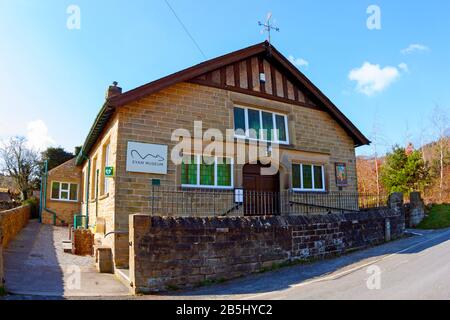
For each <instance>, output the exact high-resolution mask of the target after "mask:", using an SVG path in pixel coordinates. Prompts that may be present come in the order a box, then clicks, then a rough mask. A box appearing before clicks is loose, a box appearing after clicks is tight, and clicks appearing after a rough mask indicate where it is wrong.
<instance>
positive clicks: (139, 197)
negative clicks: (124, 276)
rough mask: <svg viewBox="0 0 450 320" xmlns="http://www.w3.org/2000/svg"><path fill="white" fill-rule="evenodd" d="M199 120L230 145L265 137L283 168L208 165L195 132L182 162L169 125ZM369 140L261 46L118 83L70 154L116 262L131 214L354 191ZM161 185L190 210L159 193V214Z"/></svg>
mask: <svg viewBox="0 0 450 320" xmlns="http://www.w3.org/2000/svg"><path fill="white" fill-rule="evenodd" d="M196 121H202V131H201V132H202V133H205V131H206V130H208V129H210V128H215V129H219V130H220V131H221V132H223V133H224V134H225V132H226V130H227V129H231V130H234V131H233V132H234V137H232V138H233V140H232V142H231V146H232V147H233V148H234V147H236V145H238V144H243V145H245V146H249V145H250V144H252V143H253V142H254V141H260V142H261V141H264V142H266V143H267V144H268V145H267V153H270V152H272V150H271V148H272V145H279V157H278V160H277V162H278V163H277V165H279V170H278V171H277V173H276V174H274V175H269V176H266V175H262V174H261V170H260V169H261V168H262V167H264V166H263V165H262V164H261V163H259V162H253V163H252V164H250V163H239V161H237V159H236V157H234V156H233V157H232V158H227V155H228V153H227V154H225V152H223V153H220V152H216V153H215V154H214V156H213V157H211V158H209V160H211V162H207V161H206V160H205V159H204V158H202V150H203V147H204V146H205V145H206V142H205V141H203V140H201V141H200V143H197V144H196V143H195V142H198V141H196V140H195V139H194V138H193V139H192V142H193V144H194V145H195V147H194V148H193V150H192V152H190V153H186V154H183V155H182V156H183V159H184V161H183V162H182V163H181V164H175V163H173V162H172V161H171V159H170V157H171V153H172V151H173V149H174V147H175V146H176V145H177V144H178V142H179V141H174V139H172V135H173V132H174V130H176V129H185V130H188V131H189V132H194V122H196ZM252 129H254V130H252ZM260 129H267V130H269V131H261V130H260ZM272 130H273V131H272ZM368 143H369V140H368V139H367V138H366V137H365V136H364V135H363V134H362V133H361V132H360V131H359V130H358V129H357V128H356V127H355V125H353V124H352V123H351V122H350V121H349V120H348V119H347V118H346V117H345V115H344V114H343V113H342V112H341V111H339V110H338V108H337V107H336V106H335V105H334V104H333V103H332V102H331V101H330V100H329V99H328V98H327V97H326V96H325V95H324V94H323V93H322V92H321V91H320V90H319V89H318V88H317V87H316V86H315V85H314V84H313V83H312V82H311V81H310V80H308V79H307V78H306V77H305V76H304V75H303V74H302V73H301V72H300V71H299V70H298V69H297V68H296V67H295V66H294V65H293V64H292V63H291V62H289V60H288V59H286V58H285V57H284V56H283V55H282V54H281V53H280V52H279V51H278V50H277V49H276V48H274V47H273V46H271V45H269V44H268V43H267V42H264V43H260V44H257V45H254V46H251V47H248V48H245V49H242V50H239V51H236V52H233V53H230V54H227V55H224V56H221V57H219V58H215V59H212V60H209V61H206V62H203V63H201V64H199V65H196V66H193V67H190V68H188V69H185V70H183V71H180V72H177V73H175V74H172V75H169V76H167V77H164V78H162V79H159V80H156V81H154V82H151V83H148V84H145V85H143V86H141V87H138V88H136V89H133V90H130V91H128V92H125V93H122V90H121V88H119V87H118V86H117V83H114V85H113V86H111V87H110V88H109V90H108V92H107V96H106V101H105V103H104V104H103V106H102V108H101V110H100V112H99V114H98V116H97V118H96V119H95V122H94V124H93V126H92V128H91V130H90V132H89V135H88V136H87V138H86V140H85V142H84V145H83V148H82V151H81V152H80V153H79V154H78V156H77V159H76V165H77V166H78V167H77V169H74V171H75V172H78V170H81V179H80V181H79V188H78V189H77V190H78V191H79V195H78V198H77V199H78V203H79V205H80V206H81V212H82V214H83V215H85V216H87V217H88V219H87V220H88V224H89V226H90V227H91V228H92V229H93V230H95V231H97V238H98V239H100V240H101V242H102V244H103V245H106V246H110V247H111V248H112V252H113V256H114V264H115V266H116V267H118V268H121V267H127V265H128V261H129V259H128V255H129V238H128V234H127V232H128V229H129V227H128V225H129V216H130V215H132V214H136V213H142V214H151V213H153V214H155V215H159V214H161V215H162V214H170V212H167V211H164V212H159V211H158V210H159V209H161V210H163V209H165V210H168V209H171V210H172V209H173V210H177V211H176V212H177V213H180V205H181V206H182V210H185V211H184V212H185V213H186V214H187V215H189V214H190V213H191V211H189V210H193V209H192V207H193V206H194V207H195V206H196V205H198V206H200V205H202V204H200V203H198V204H197V203H194V205H193V206H192V204H193V202H192V201H193V200H192V199H194V198H193V196H192V195H200V194H202V192H205V194H206V195H209V194H213V195H214V197H215V196H216V195H217V194H220V195H219V196H218V198H219V200H218V202H221V201H224V199H225V198H226V197H227V196H228V197H229V196H231V198H228V200H230V199H232V200H231V202H233V205H234V204H235V206H231V207H230V212H231V211H232V210H235V209H236V208H238V207H239V204H241V207H242V206H243V207H246V206H247V208H248V207H249V206H251V205H252V204H253V205H256V207H257V208H258V203H256V204H255V203H250V205H249V204H248V203H247V202H246V200H243V199H242V193H239V192H240V190H242V191H244V190H245V191H247V190H250V191H251V190H256V191H260V192H267V195H269V197H271V199H270V201H271V203H272V209H271V210H272V212H271V213H279V212H280V203H281V202H280V201H278V200H277V199H276V198H274V197H278V195H279V194H281V192H283V191H286V190H289V191H292V192H298V193H302V192H311V193H312V192H315V193H321V194H326V193H330V192H336V191H343V192H348V193H356V192H357V181H356V158H355V148H356V147H358V146H362V145H366V144H368ZM228 144H229V143H228ZM228 144H227V146H228ZM225 149H226V148H224V150H225ZM246 152H247V151H246ZM246 158H249V157H248V154H246ZM223 159H225V160H223ZM78 168H79V169H78ZM62 180H64V181H65V180H67V179H62ZM64 181H63V182H64ZM166 187H167V188H168V187H171V188H173V189H171V190H178V191H179V192H182V194H183V196H185V195H186V197H188V199H191V202H190V204H191V209H189V208H188V206H185V204H186V203H184V204H181V203H182V202H183V201H185V199H181V198H177V197H176V196H175V195H173V194H171V193H170V192H165V193H164V194H160V197H159V198H158V199H159V200H160V199H161V198H163V197H166V198H167V199H168V201H167V202H166V203H165V204H163V205H161V207H156V210H155V207H153V203H152V201H154V200H155V197H151V195H152V194H153V192H154V191H155V189H159V188H166ZM64 190H66V189H64ZM205 190H206V191H205ZM208 192H209V193H208ZM178 194H179V193H178ZM64 195H65V193H64ZM170 197H172V198H170ZM189 197H190V198H189ZM239 197H241V199H240V200H239ZM158 199H157V200H158ZM274 199H275V200H274ZM207 202H208V201H207ZM209 202H212V198H210V201H209ZM242 203H244V204H243V205H242ZM214 205H216V202H215V198H214ZM236 210H237V209H236ZM245 210H247V209H245ZM245 210H244V211H241V213H243V214H245V212H246V211H245ZM111 232H112V234H111ZM105 234H109V235H107V236H106V237H105Z"/></svg>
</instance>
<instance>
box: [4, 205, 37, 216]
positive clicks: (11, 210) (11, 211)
mask: <svg viewBox="0 0 450 320" xmlns="http://www.w3.org/2000/svg"><path fill="white" fill-rule="evenodd" d="M26 207H31V205H29V204H26V205H23V206H20V207H16V208H12V209H8V210H5V211H0V215H2V214H8V213H14V212H16V211H17V210H21V209H23V208H26Z"/></svg>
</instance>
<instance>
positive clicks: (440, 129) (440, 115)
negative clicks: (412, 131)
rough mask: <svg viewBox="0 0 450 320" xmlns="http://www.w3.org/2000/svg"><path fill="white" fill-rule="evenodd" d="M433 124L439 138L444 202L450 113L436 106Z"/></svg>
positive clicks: (441, 186)
mask: <svg viewBox="0 0 450 320" xmlns="http://www.w3.org/2000/svg"><path fill="white" fill-rule="evenodd" d="M431 122H432V124H433V127H434V130H435V134H436V138H437V151H438V154H439V201H442V196H443V190H444V169H445V157H446V155H447V153H448V141H447V133H448V130H449V127H450V118H449V115H448V111H447V110H445V109H442V108H440V107H439V106H436V107H435V108H434V110H433V114H432V116H431Z"/></svg>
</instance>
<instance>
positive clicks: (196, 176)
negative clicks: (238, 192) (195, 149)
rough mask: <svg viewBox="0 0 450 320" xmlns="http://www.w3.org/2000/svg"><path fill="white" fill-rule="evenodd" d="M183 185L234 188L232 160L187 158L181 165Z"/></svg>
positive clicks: (200, 157) (197, 156)
mask: <svg viewBox="0 0 450 320" xmlns="http://www.w3.org/2000/svg"><path fill="white" fill-rule="evenodd" d="M181 185H182V186H185V187H199V188H201V187H206V188H232V187H233V163H232V159H229V158H222V157H202V156H200V155H196V156H188V157H185V159H184V160H183V163H182V165H181Z"/></svg>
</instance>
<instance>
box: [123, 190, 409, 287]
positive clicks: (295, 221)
mask: <svg viewBox="0 0 450 320" xmlns="http://www.w3.org/2000/svg"><path fill="white" fill-rule="evenodd" d="M400 199H402V197H401V196H400V197H393V198H392V199H391V203H390V208H383V209H373V210H368V211H361V212H356V213H344V214H331V215H312V216H280V217H270V218H269V217H268V218H263V217H233V218H231V217H230V218H169V217H167V218H164V217H151V216H148V215H134V216H132V217H131V218H130V241H131V248H130V277H131V281H132V283H133V284H134V290H135V292H136V293H149V292H155V291H160V290H166V289H168V288H171V287H190V286H195V285H196V284H200V283H202V282H204V281H212V280H221V279H231V278H235V277H239V276H243V275H246V274H250V273H254V272H258V271H260V270H262V269H264V268H270V267H271V266H273V265H274V264H276V263H282V262H286V261H292V260H311V259H323V258H327V257H332V256H336V255H340V254H343V253H345V252H349V251H353V250H357V249H362V248H366V247H368V246H372V245H377V244H381V243H383V242H385V241H386V240H390V239H395V238H398V237H400V236H402V234H403V232H404V229H405V218H404V212H403V203H402V200H400Z"/></svg>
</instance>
